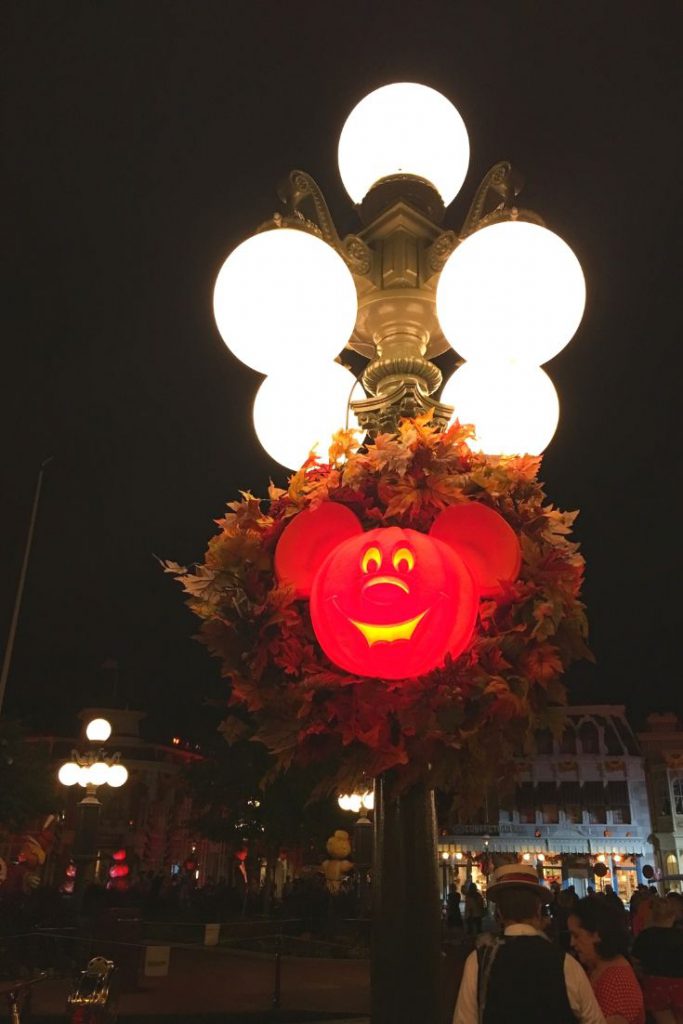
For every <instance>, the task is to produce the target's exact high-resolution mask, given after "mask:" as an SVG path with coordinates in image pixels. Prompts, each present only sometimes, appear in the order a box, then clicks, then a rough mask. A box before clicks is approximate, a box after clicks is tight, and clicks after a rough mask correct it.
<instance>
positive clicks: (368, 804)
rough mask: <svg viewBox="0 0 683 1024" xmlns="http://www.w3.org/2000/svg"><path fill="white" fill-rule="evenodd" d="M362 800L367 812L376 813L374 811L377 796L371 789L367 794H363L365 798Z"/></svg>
mask: <svg viewBox="0 0 683 1024" xmlns="http://www.w3.org/2000/svg"><path fill="white" fill-rule="evenodd" d="M361 800H362V802H363V807H364V808H365V810H366V811H374V809H375V794H374V792H373V791H372V790H371V789H369V790H367V791H366V792H365V793H363V796H362V797H361Z"/></svg>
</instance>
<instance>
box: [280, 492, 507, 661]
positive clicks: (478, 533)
mask: <svg viewBox="0 0 683 1024" xmlns="http://www.w3.org/2000/svg"><path fill="white" fill-rule="evenodd" d="M520 562H521V552H520V548H519V542H518V540H517V536H516V535H515V533H514V531H513V530H512V529H511V527H510V526H509V525H508V524H507V523H506V522H505V520H504V519H503V518H502V516H500V515H499V514H498V513H497V512H494V511H493V509H490V508H488V507H486V506H485V505H482V504H480V503H478V502H469V503H468V504H464V505H453V506H451V507H450V508H448V509H446V510H445V511H444V512H442V513H441V514H440V515H439V516H438V517H437V519H436V520H435V522H434V524H433V526H432V528H431V530H430V532H429V534H424V533H418V532H417V531H416V530H409V529H405V530H404V529H399V528H398V527H396V526H390V527H382V528H379V529H376V530H370V531H368V532H365V531H364V530H363V527H362V525H361V523H360V521H359V520H358V518H357V517H356V516H355V515H354V513H353V512H352V511H351V510H350V509H348V508H347V507H346V506H345V505H339V504H336V503H334V502H327V503H325V504H323V505H321V506H320V507H319V508H317V509H314V510H309V511H306V512H302V513H300V514H299V515H298V516H297V517H296V518H295V519H294V520H293V521H292V522H291V524H290V525H289V526H288V527H287V528H286V529H285V531H284V533H283V535H282V537H281V538H280V541H279V544H278V546H277V549H276V552H275V569H276V572H277V575H278V577H279V579H281V580H284V581H286V582H289V583H291V584H292V585H293V586H294V588H295V590H296V593H297V596H298V597H308V596H310V601H311V620H312V623H313V628H314V630H315V634H316V636H317V638H318V641H319V643H320V646H321V647H322V649H323V650H324V652H325V654H326V655H327V656H328V658H329V659H330V661H332V662H334V664H335V665H338V666H339V667H340V668H343V669H345V670H346V671H347V672H352V673H355V674H358V675H364V676H374V677H377V678H384V679H404V678H408V677H411V676H419V675H423V674H424V673H425V672H429V671H431V669H434V668H437V667H438V666H439V665H442V664H443V661H444V659H445V657H446V655H447V654H450V655H452V657H457V655H458V654H460V653H461V651H462V650H463V649H464V648H465V647H466V645H467V643H468V642H469V639H470V637H471V635H472V630H473V629H474V624H475V621H476V617H477V607H478V604H479V598H480V597H481V596H494V595H495V594H497V593H498V592H499V591H500V581H502V580H513V579H515V577H516V576H517V573H518V572H519V566H520Z"/></svg>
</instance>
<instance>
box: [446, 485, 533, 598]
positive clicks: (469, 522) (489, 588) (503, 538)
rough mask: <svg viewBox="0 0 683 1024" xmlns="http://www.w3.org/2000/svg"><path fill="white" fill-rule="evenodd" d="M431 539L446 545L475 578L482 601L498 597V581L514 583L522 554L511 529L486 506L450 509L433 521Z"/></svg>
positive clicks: (466, 505) (468, 504)
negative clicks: (461, 560) (434, 538)
mask: <svg viewBox="0 0 683 1024" xmlns="http://www.w3.org/2000/svg"><path fill="white" fill-rule="evenodd" d="M429 533H430V536H432V537H436V539H437V540H440V541H442V542H443V543H444V544H448V546H449V547H451V548H453V550H454V551H455V552H456V553H457V554H459V555H460V557H461V558H462V559H463V561H464V562H465V564H466V565H467V568H468V569H469V570H470V572H471V573H472V575H473V576H474V579H475V582H476V583H477V585H478V587H479V590H480V593H481V595H482V597H495V596H496V595H498V594H500V592H501V587H500V583H501V581H505V582H508V583H511V582H512V580H515V579H517V576H518V574H519V569H520V566H521V564H522V550H521V548H520V546H519V540H518V538H517V534H516V533H515V531H514V530H513V529H512V527H511V526H510V525H509V523H507V522H506V521H505V519H503V517H502V516H501V515H499V513H498V512H495V511H494V510H493V509H492V508H489V507H488V506H487V505H482V504H481V502H478V501H469V502H467V504H465V505H450V506H449V507H448V508H446V509H444V511H443V512H441V513H440V515H438V516H437V517H436V519H435V520H434V523H433V524H432V528H431V530H430V531H429Z"/></svg>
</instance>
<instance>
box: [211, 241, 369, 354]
mask: <svg viewBox="0 0 683 1024" xmlns="http://www.w3.org/2000/svg"><path fill="white" fill-rule="evenodd" d="M213 310H214V315H215V317H216V324H217V325H218V330H219V331H220V333H221V336H222V338H223V340H224V341H225V343H226V345H227V346H228V348H229V349H230V351H231V352H232V353H233V354H234V355H236V356H237V358H238V359H241V360H242V362H243V363H246V364H247V366H251V367H252V369H254V370H258V371H259V373H273V372H275V371H277V370H279V369H281V368H282V367H284V366H286V365H287V364H288V363H291V362H292V361H295V362H298V361H308V360H310V359H316V360H318V361H319V362H320V361H322V360H324V359H334V357H335V356H337V355H338V354H339V353H340V352H341V350H342V349H343V348H344V346H345V345H346V343H347V341H348V340H349V338H350V337H351V334H352V333H353V328H354V326H355V323H356V314H357V311H358V300H357V297H356V286H355V284H354V282H353V277H352V276H351V271H350V270H349V269H348V267H347V266H346V264H345V263H344V261H343V259H342V258H341V256H340V255H339V254H338V253H337V252H336V251H335V250H334V249H333V248H332V246H331V245H328V244H327V242H323V241H322V239H320V238H318V237H317V236H316V235H312V234H309V233H308V232H307V231H299V230H297V229H295V228H274V229H273V230H272V231H262V232H261V233H260V234H258V235H253V236H252V237H251V238H248V239H247V240H246V242H242V244H241V245H238V246H237V248H236V249H235V250H234V251H233V252H232V253H231V254H230V255H229V256H228V258H227V260H226V261H225V263H224V264H223V266H222V268H221V270H220V273H219V274H218V277H217V279H216V286H215V289H214V293H213Z"/></svg>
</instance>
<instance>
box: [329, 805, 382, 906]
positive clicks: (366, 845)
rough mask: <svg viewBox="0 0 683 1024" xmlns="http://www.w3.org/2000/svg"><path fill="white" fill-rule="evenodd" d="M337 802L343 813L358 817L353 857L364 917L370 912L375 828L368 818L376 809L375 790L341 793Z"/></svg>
mask: <svg viewBox="0 0 683 1024" xmlns="http://www.w3.org/2000/svg"><path fill="white" fill-rule="evenodd" d="M337 802H338V804H339V806H340V808H341V809H342V811H349V812H350V813H352V814H357V815H358V818H357V819H356V821H355V822H354V825H353V842H352V847H351V849H352V854H351V855H352V857H353V863H354V867H355V868H356V877H357V889H356V891H357V896H358V908H359V911H360V915H361V917H364V916H365V915H366V914H367V912H368V910H369V906H368V903H369V900H368V894H369V889H368V873H369V872H370V871H371V870H372V866H373V860H374V855H373V845H374V842H373V828H372V821H371V820H370V818H369V817H368V812H372V811H374V808H375V794H374V790H372V789H368V788H367V787H363V788H362V789H359V790H355V791H354V792H353V793H341V794H340V795H339V797H338V798H337Z"/></svg>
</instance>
